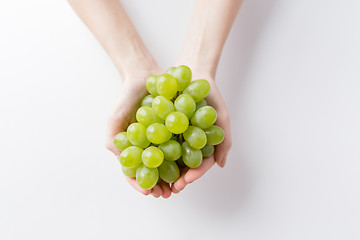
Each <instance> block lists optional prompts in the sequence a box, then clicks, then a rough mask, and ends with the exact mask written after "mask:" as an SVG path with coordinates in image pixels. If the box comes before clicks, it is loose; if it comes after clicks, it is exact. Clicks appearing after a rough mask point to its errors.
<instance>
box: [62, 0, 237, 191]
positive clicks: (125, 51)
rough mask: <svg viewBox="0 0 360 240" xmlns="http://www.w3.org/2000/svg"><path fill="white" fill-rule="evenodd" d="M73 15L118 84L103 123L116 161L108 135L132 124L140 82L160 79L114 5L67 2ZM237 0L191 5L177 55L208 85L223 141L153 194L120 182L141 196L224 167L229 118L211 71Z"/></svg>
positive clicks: (95, 0) (100, 0) (114, 0)
mask: <svg viewBox="0 0 360 240" xmlns="http://www.w3.org/2000/svg"><path fill="white" fill-rule="evenodd" d="M68 2H69V3H70V5H71V6H72V7H73V9H74V10H75V12H76V13H77V14H78V15H79V17H80V18H81V19H82V20H83V22H84V23H85V24H86V25H87V27H88V28H89V29H90V30H91V31H92V32H93V34H94V35H95V37H96V38H97V39H98V41H99V42H100V44H101V45H102V46H103V48H104V49H105V50H106V52H107V53H108V54H109V56H110V58H111V59H112V61H113V63H114V65H115V66H116V68H117V70H118V72H119V74H120V76H121V79H122V80H123V85H122V88H121V90H120V94H119V96H118V98H117V100H116V102H115V104H114V107H113V109H112V111H111V113H110V116H109V120H108V125H107V126H108V127H107V133H106V148H107V149H108V150H110V151H111V152H113V153H114V154H115V156H116V157H117V158H119V156H120V152H119V151H118V150H117V149H116V148H115V146H114V144H113V139H114V136H115V135H116V134H117V133H119V132H121V131H125V130H126V129H127V127H128V126H129V124H131V123H132V122H134V121H135V113H136V109H137V108H138V107H139V106H140V101H141V99H142V98H143V96H145V95H146V88H145V79H146V77H148V76H149V75H151V74H162V73H163V72H164V71H163V70H162V69H161V68H160V67H159V66H158V64H157V63H156V61H155V60H154V58H153V57H152V55H151V54H150V52H149V51H148V49H147V48H146V46H145V44H144V43H143V41H142V40H141V38H140V36H139V34H138V33H137V31H136V29H135V27H134V25H133V24H132V22H131V20H130V19H129V17H128V15H127V14H126V12H125V10H124V9H123V7H122V6H121V4H120V2H119V1H118V0H92V1H90V2H89V1H87V0H68ZM240 5H241V0H227V1H219V0H197V1H196V4H195V8H194V12H193V16H192V19H191V23H190V25H189V29H188V32H187V35H186V38H185V42H184V45H183V48H182V50H181V53H180V55H179V58H178V61H177V65H181V64H184V65H187V66H189V67H190V68H191V69H192V71H193V79H199V78H203V79H206V80H208V81H209V83H210V85H211V91H210V94H209V96H208V97H207V98H206V100H207V102H208V104H209V105H211V106H213V107H214V108H215V109H216V111H217V113H218V119H217V121H216V124H217V125H219V126H220V127H222V128H223V129H224V131H225V139H224V141H223V142H222V143H221V144H220V145H218V146H216V148H215V153H214V155H213V156H211V157H209V158H206V159H204V160H203V162H202V164H201V165H200V166H199V167H198V168H196V169H188V168H185V169H183V170H182V171H181V176H180V178H179V179H178V180H177V181H176V182H175V183H174V184H171V185H170V184H168V183H165V182H163V181H160V182H159V183H158V184H157V185H156V186H155V187H154V188H153V189H151V190H144V189H142V188H141V187H140V186H139V185H138V184H137V182H136V180H135V179H133V178H128V177H126V180H127V181H128V182H129V184H130V185H131V186H133V187H134V188H135V189H136V190H137V191H139V192H141V193H142V194H144V195H149V194H152V195H153V196H154V197H156V198H158V197H160V196H162V197H163V198H169V197H170V196H171V194H172V193H179V192H180V191H182V190H183V189H184V188H185V187H186V185H188V184H190V183H192V182H194V181H196V180H197V179H199V178H200V177H201V176H203V175H204V174H205V173H206V172H207V171H208V170H209V169H210V168H211V167H212V166H213V165H214V164H215V162H216V163H217V164H218V165H219V166H220V167H224V166H225V163H226V157H227V154H228V152H229V150H230V148H231V131H230V118H229V113H228V110H227V107H226V104H225V102H224V100H223V98H222V96H221V93H220V91H219V89H218V88H217V86H216V83H215V76H216V69H217V66H218V63H219V59H220V56H221V52H222V49H223V46H224V44H225V41H226V39H227V36H228V34H229V32H230V29H231V26H232V24H233V22H234V20H235V17H236V15H237V13H238V10H239V8H240Z"/></svg>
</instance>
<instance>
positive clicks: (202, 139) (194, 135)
mask: <svg viewBox="0 0 360 240" xmlns="http://www.w3.org/2000/svg"><path fill="white" fill-rule="evenodd" d="M183 136H184V139H185V140H186V141H187V142H188V143H189V145H190V146H191V147H192V148H195V149H201V148H203V147H204V146H205V144H206V134H205V132H204V131H203V130H202V129H201V128H198V127H195V126H189V128H188V129H187V130H186V131H185V132H184V134H183Z"/></svg>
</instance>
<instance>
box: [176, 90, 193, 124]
mask: <svg viewBox="0 0 360 240" xmlns="http://www.w3.org/2000/svg"><path fill="white" fill-rule="evenodd" d="M174 106H175V109H176V111H179V112H182V113H184V114H185V115H186V116H187V117H188V118H189V119H190V118H191V116H192V115H193V114H194V112H195V110H196V103H195V101H194V99H193V98H192V97H191V96H190V95H189V94H185V93H184V94H181V95H179V96H178V97H177V98H176V100H175V102H174Z"/></svg>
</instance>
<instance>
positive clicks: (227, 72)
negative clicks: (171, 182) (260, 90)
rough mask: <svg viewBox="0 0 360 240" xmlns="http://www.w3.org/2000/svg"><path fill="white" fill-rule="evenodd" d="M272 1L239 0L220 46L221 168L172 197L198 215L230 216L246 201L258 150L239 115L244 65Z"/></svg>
mask: <svg viewBox="0 0 360 240" xmlns="http://www.w3.org/2000/svg"><path fill="white" fill-rule="evenodd" d="M275 2H276V1H275V0H266V1H264V0H254V1H247V2H244V3H243V6H242V8H241V10H240V14H239V16H238V18H237V20H236V22H235V23H234V26H233V28H232V31H231V34H230V36H229V40H228V42H227V44H226V46H225V49H224V52H223V56H222V59H221V62H220V66H219V70H218V73H217V77H216V79H217V83H218V86H219V88H220V90H221V92H222V94H223V96H224V98H225V101H226V103H227V105H228V108H229V112H230V115H231V127H232V140H233V141H232V142H233V145H232V149H231V152H230V154H229V155H228V159H227V164H226V166H225V168H224V169H221V168H219V167H218V166H217V165H215V166H214V167H213V168H212V169H210V171H209V172H208V173H207V174H206V175H205V176H204V177H203V178H201V179H199V180H198V181H197V182H196V183H194V184H191V185H189V186H187V189H186V190H185V191H184V192H182V193H181V194H179V196H178V197H179V198H181V199H182V201H183V200H185V201H186V203H187V207H190V208H192V209H191V210H193V211H199V212H198V213H199V214H204V215H220V216H227V217H231V216H232V215H237V214H238V212H239V211H244V210H245V209H246V208H247V207H246V206H247V205H248V204H251V195H252V190H253V189H254V188H255V187H256V182H255V180H256V179H255V177H254V176H252V171H251V161H252V154H251V153H252V152H254V151H261V149H253V148H254V147H253V146H254V144H252V145H251V144H247V142H248V141H249V140H250V139H249V138H251V135H252V134H251V132H252V130H251V127H249V124H248V121H247V120H244V118H246V116H245V117H244V115H245V114H246V111H248V110H245V108H246V100H247V96H246V95H247V86H248V85H249V82H248V73H249V71H248V69H250V68H251V65H252V60H253V57H254V53H255V52H256V50H257V48H258V41H257V40H258V39H259V38H261V37H262V33H263V30H264V29H265V28H266V22H267V21H268V19H269V17H270V15H271V10H272V8H273V7H274V5H275ZM250 141H252V142H254V141H253V140H250ZM255 141H256V140H255Z"/></svg>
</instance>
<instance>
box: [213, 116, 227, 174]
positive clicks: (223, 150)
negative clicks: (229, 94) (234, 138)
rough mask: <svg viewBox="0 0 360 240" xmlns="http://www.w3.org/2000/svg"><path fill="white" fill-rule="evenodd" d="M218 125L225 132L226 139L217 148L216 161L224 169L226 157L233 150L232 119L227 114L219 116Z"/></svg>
mask: <svg viewBox="0 0 360 240" xmlns="http://www.w3.org/2000/svg"><path fill="white" fill-rule="evenodd" d="M216 125H218V126H219V127H221V128H222V129H223V130H224V132H225V138H224V141H223V142H222V143H220V144H219V145H217V146H216V147H215V154H214V155H215V161H216V163H217V164H218V166H219V167H224V166H225V163H226V156H227V154H228V152H229V151H230V148H231V129H230V119H229V117H228V115H227V114H225V113H224V114H223V113H221V114H219V118H218V119H217V121H216Z"/></svg>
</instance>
